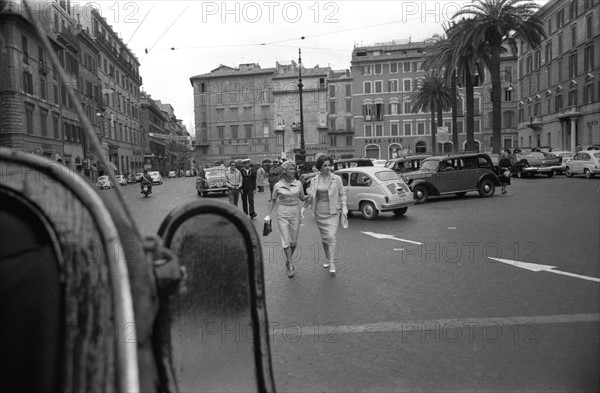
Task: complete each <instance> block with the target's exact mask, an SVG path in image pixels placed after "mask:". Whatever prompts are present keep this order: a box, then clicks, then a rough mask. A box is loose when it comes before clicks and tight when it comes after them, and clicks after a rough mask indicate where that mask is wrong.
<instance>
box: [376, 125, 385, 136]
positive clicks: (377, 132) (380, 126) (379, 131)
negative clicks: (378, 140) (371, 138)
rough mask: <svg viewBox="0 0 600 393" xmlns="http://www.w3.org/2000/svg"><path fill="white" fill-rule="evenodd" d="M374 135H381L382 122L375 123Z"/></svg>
mask: <svg viewBox="0 0 600 393" xmlns="http://www.w3.org/2000/svg"><path fill="white" fill-rule="evenodd" d="M375 136H383V124H381V123H379V124H375Z"/></svg>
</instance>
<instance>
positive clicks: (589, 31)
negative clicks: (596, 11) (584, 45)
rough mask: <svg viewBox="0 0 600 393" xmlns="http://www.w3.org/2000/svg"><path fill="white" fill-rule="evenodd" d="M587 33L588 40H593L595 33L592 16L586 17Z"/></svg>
mask: <svg viewBox="0 0 600 393" xmlns="http://www.w3.org/2000/svg"><path fill="white" fill-rule="evenodd" d="M585 32H586V37H587V38H588V39H589V38H592V34H593V32H594V31H593V28H592V14H589V15H586V17H585Z"/></svg>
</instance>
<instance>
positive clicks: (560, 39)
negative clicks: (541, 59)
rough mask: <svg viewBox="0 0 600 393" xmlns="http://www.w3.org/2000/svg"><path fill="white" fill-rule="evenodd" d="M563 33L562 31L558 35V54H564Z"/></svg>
mask: <svg viewBox="0 0 600 393" xmlns="http://www.w3.org/2000/svg"><path fill="white" fill-rule="evenodd" d="M563 51H564V50H563V35H562V33H560V34H559V35H558V55H559V56H560V55H562V54H563Z"/></svg>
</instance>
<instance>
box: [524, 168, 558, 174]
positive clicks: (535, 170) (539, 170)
mask: <svg viewBox="0 0 600 393" xmlns="http://www.w3.org/2000/svg"><path fill="white" fill-rule="evenodd" d="M556 168H560V166H558V167H554V166H528V167H525V168H523V169H521V171H522V172H529V173H549V172H553V171H555V170H558V169H556Z"/></svg>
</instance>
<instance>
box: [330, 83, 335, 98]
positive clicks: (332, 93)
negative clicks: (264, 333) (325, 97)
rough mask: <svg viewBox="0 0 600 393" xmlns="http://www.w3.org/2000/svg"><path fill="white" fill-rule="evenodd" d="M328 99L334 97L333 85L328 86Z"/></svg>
mask: <svg viewBox="0 0 600 393" xmlns="http://www.w3.org/2000/svg"><path fill="white" fill-rule="evenodd" d="M329 97H335V85H331V86H329Z"/></svg>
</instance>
